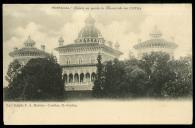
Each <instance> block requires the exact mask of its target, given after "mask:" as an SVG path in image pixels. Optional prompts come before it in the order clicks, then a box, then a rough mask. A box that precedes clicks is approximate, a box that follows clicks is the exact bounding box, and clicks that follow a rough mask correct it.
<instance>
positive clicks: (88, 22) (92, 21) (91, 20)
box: [85, 14, 95, 25]
mask: <svg viewBox="0 0 195 128" xmlns="http://www.w3.org/2000/svg"><path fill="white" fill-rule="evenodd" d="M85 24H86V25H94V24H95V19H94V18H93V17H92V16H91V14H89V15H88V17H87V18H86V19H85Z"/></svg>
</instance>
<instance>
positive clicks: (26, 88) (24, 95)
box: [5, 56, 64, 100]
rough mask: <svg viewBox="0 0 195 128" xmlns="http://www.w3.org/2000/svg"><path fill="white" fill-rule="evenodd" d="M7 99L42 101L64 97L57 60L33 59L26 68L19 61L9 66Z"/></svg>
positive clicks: (52, 58)
mask: <svg viewBox="0 0 195 128" xmlns="http://www.w3.org/2000/svg"><path fill="white" fill-rule="evenodd" d="M6 79H7V80H8V82H9V85H8V88H7V91H6V94H5V97H6V99H10V100H16V99H21V100H42V99H54V100H55V99H59V98H62V97H63V94H64V85H63V81H62V69H61V67H60V65H59V64H57V62H56V60H55V58H54V57H53V56H50V57H48V58H36V59H31V60H30V61H29V62H28V63H27V64H26V65H25V66H21V65H20V64H19V62H18V61H17V60H15V61H14V62H12V63H11V64H10V66H9V69H8V72H7V76H6Z"/></svg>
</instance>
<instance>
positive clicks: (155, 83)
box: [141, 52, 175, 97]
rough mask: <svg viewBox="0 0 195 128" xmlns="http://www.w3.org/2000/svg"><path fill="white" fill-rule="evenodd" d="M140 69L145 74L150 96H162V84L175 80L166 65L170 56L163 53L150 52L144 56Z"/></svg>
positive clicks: (173, 74)
mask: <svg viewBox="0 0 195 128" xmlns="http://www.w3.org/2000/svg"><path fill="white" fill-rule="evenodd" d="M141 61H142V67H143V69H144V70H145V72H146V73H147V77H148V80H149V85H148V87H149V88H150V91H149V92H150V95H151V96H159V97H161V96H163V94H162V88H163V86H164V84H165V83H166V82H168V81H170V80H173V79H175V73H174V72H173V71H172V70H171V68H170V66H168V63H169V61H170V56H169V54H167V53H164V52H152V53H151V54H145V55H144V56H143V58H142V60H141Z"/></svg>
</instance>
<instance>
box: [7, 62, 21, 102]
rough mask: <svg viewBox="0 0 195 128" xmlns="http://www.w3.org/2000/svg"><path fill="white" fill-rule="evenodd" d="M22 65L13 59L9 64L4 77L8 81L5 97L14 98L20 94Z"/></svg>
mask: <svg viewBox="0 0 195 128" xmlns="http://www.w3.org/2000/svg"><path fill="white" fill-rule="evenodd" d="M21 70H22V65H20V63H19V61H18V60H14V61H13V62H11V63H10V64H9V67H8V71H7V75H6V76H5V79H6V80H7V81H8V87H7V89H6V92H4V93H5V95H4V96H5V97H4V98H5V99H8V100H14V99H17V98H18V97H19V95H20V94H21V89H22V88H23V82H22V74H21Z"/></svg>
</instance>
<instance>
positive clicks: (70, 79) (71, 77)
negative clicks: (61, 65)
mask: <svg viewBox="0 0 195 128" xmlns="http://www.w3.org/2000/svg"><path fill="white" fill-rule="evenodd" d="M72 82H73V75H72V73H71V74H69V83H72Z"/></svg>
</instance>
